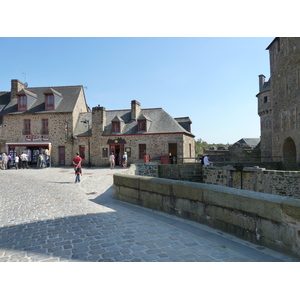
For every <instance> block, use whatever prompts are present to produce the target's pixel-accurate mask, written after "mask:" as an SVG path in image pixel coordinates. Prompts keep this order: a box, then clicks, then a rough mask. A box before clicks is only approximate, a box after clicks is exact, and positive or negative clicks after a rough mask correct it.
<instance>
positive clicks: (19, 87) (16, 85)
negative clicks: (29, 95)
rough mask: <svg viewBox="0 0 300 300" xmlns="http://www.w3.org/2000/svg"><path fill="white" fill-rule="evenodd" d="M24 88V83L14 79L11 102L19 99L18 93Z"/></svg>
mask: <svg viewBox="0 0 300 300" xmlns="http://www.w3.org/2000/svg"><path fill="white" fill-rule="evenodd" d="M23 88H24V83H23V82H21V81H19V80H18V79H13V80H12V81H11V92H10V101H12V100H13V99H14V98H17V93H18V92H19V91H21V90H22V89H23Z"/></svg>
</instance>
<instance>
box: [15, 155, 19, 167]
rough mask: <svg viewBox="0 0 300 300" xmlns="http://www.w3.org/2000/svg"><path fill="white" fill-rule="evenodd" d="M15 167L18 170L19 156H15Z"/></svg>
mask: <svg viewBox="0 0 300 300" xmlns="http://www.w3.org/2000/svg"><path fill="white" fill-rule="evenodd" d="M15 167H16V170H18V169H19V156H18V155H16V156H15Z"/></svg>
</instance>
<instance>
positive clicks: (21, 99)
mask: <svg viewBox="0 0 300 300" xmlns="http://www.w3.org/2000/svg"><path fill="white" fill-rule="evenodd" d="M18 110H19V111H24V110H27V96H26V95H25V94H22V95H18Z"/></svg>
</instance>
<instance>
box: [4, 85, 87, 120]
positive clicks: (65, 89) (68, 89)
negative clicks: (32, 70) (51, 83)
mask: <svg viewBox="0 0 300 300" xmlns="http://www.w3.org/2000/svg"><path fill="white" fill-rule="evenodd" d="M81 89H82V86H81V85H76V86H56V87H31V88H29V87H27V88H24V89H23V90H22V91H23V92H24V91H25V92H28V93H29V94H31V95H36V97H37V100H36V101H35V102H34V103H33V105H32V106H31V107H30V109H29V110H26V111H18V101H17V99H14V100H12V101H11V102H9V101H10V92H6V93H5V92H0V108H1V106H2V107H3V106H4V108H3V109H2V111H1V112H0V115H1V114H2V115H4V114H32V113H61V112H72V111H73V110H74V107H75V104H76V101H77V99H78V96H79V93H80V91H81ZM49 91H52V92H54V93H55V94H57V95H60V96H62V98H63V99H62V101H61V102H60V104H59V105H58V107H57V108H56V109H54V110H47V111H46V110H45V96H44V93H47V92H49ZM2 103H6V105H3V104H2Z"/></svg>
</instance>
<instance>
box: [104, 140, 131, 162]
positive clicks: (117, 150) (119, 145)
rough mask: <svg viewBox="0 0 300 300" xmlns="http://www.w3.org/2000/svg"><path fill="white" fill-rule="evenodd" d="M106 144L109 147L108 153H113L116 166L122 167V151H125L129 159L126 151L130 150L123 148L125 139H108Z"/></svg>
mask: <svg viewBox="0 0 300 300" xmlns="http://www.w3.org/2000/svg"><path fill="white" fill-rule="evenodd" d="M107 144H108V146H109V153H112V152H113V154H114V156H115V163H116V166H121V165H122V158H123V154H124V151H127V156H128V157H130V150H129V153H128V149H130V148H128V147H127V148H125V144H126V141H125V139H123V138H121V137H118V138H115V139H108V141H107Z"/></svg>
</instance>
